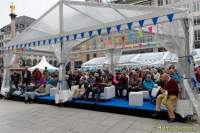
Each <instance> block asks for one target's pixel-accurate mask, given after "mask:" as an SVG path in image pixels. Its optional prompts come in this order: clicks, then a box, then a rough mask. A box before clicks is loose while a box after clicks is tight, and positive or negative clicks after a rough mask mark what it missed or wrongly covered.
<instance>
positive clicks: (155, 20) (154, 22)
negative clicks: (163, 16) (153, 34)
mask: <svg viewBox="0 0 200 133" xmlns="http://www.w3.org/2000/svg"><path fill="white" fill-rule="evenodd" d="M152 21H153V24H154V25H156V24H157V23H158V17H153V18H152Z"/></svg>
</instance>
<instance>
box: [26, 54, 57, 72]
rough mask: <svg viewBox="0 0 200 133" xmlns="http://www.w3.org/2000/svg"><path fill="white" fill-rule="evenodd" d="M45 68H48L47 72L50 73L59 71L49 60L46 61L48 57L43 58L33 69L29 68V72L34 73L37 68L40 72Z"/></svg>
mask: <svg viewBox="0 0 200 133" xmlns="http://www.w3.org/2000/svg"><path fill="white" fill-rule="evenodd" d="M45 67H47V70H48V71H50V72H53V71H56V70H59V69H58V68H56V67H54V66H52V65H50V64H49V63H48V62H47V60H46V57H45V56H43V57H42V59H41V61H40V63H38V64H37V65H35V66H33V67H31V68H28V70H30V71H34V70H35V69H36V68H38V69H39V70H41V71H43V70H45Z"/></svg>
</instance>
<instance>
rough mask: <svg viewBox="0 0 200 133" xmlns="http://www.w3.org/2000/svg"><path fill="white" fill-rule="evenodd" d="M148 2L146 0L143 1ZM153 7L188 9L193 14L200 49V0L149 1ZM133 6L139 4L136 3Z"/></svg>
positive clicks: (195, 41) (196, 44) (197, 46)
mask: <svg viewBox="0 0 200 133" xmlns="http://www.w3.org/2000/svg"><path fill="white" fill-rule="evenodd" d="M143 1H146V0H143ZM149 1H151V5H153V6H171V7H181V8H187V9H189V10H190V11H191V12H192V15H193V20H194V45H195V48H200V0H149ZM133 4H138V3H137V2H134V3H133Z"/></svg>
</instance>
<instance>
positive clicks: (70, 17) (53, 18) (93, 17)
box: [6, 0, 186, 47]
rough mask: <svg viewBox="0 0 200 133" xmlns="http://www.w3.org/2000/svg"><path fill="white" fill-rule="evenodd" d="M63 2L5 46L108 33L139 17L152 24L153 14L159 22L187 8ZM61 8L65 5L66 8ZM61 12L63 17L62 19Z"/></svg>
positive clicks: (181, 15)
mask: <svg viewBox="0 0 200 133" xmlns="http://www.w3.org/2000/svg"><path fill="white" fill-rule="evenodd" d="M61 2H62V3H61V4H60V2H58V3H56V4H55V5H54V6H53V7H52V8H50V9H49V10H48V11H47V12H46V13H44V14H43V15H42V16H41V17H40V18H39V19H38V20H37V21H35V22H34V23H33V24H31V25H30V26H29V27H28V28H27V29H25V30H24V31H23V32H22V33H21V34H20V35H18V36H17V37H15V38H14V39H13V40H11V41H10V42H9V43H8V44H7V45H6V46H17V45H19V44H20V45H21V44H23V45H25V44H29V43H32V42H36V43H37V42H38V41H43V40H48V39H54V38H59V37H61V36H63V37H65V36H68V35H72V36H70V37H71V39H70V38H69V40H73V38H74V34H77V38H81V35H80V33H86V32H87V35H86V34H85V37H88V36H89V35H88V32H89V31H97V29H102V33H106V32H107V31H106V28H107V27H115V26H116V25H119V24H121V25H122V27H121V29H125V28H126V29H127V26H126V24H127V23H129V22H133V25H134V28H135V27H139V25H140V24H139V23H138V21H140V20H145V24H144V25H149V24H152V20H151V18H153V17H159V20H158V21H159V22H165V21H168V19H167V17H166V15H168V14H171V13H173V14H176V15H174V19H179V18H183V17H185V11H186V10H183V9H176V8H168V7H152V6H151V7H148V6H135V5H126V4H103V3H92V2H79V1H68V0H63V1H61ZM60 5H62V6H60ZM60 7H63V11H62V8H60ZM62 14H63V15H62ZM60 15H62V16H63V19H62V17H60ZM60 21H62V23H63V28H61V27H62V26H61V25H60ZM60 29H62V30H60ZM61 33H62V34H61ZM95 34H96V35H97V32H93V35H95ZM65 39H66V38H65ZM31 46H33V45H31ZM21 47H23V46H21ZM24 47H26V46H24Z"/></svg>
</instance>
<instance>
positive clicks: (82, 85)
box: [10, 66, 180, 121]
mask: <svg viewBox="0 0 200 133" xmlns="http://www.w3.org/2000/svg"><path fill="white" fill-rule="evenodd" d="M11 79H12V84H13V85H14V88H15V89H19V88H20V89H21V90H23V91H22V92H23V95H24V97H25V102H26V103H27V102H30V103H31V102H32V100H34V98H35V97H36V96H43V95H49V94H50V92H49V89H50V88H52V87H56V86H57V84H58V73H52V74H50V73H49V72H48V70H47V68H46V69H45V70H44V71H43V72H41V71H40V70H39V69H36V70H35V71H33V72H32V73H31V72H29V71H28V70H27V69H26V70H25V71H23V72H22V77H20V76H19V74H17V73H16V72H14V73H13V74H12V75H11ZM65 79H66V82H67V83H68V86H69V89H72V87H73V86H78V87H77V88H76V89H75V90H73V96H72V97H73V99H72V100H76V99H84V100H93V101H96V102H99V101H100V99H101V93H103V91H104V88H105V87H107V86H111V85H114V86H115V97H117V98H124V99H127V100H128V99H129V93H130V92H138V91H142V90H145V91H148V92H149V96H150V99H149V100H150V101H151V102H155V103H156V111H157V112H156V114H154V116H156V115H158V114H159V112H160V105H161V103H163V104H165V105H166V107H167V109H168V114H169V117H170V121H174V119H175V115H174V112H173V103H174V102H175V101H176V99H177V97H178V94H179V90H180V88H179V87H178V84H179V80H180V77H179V74H178V73H177V71H176V68H175V66H170V67H169V68H168V69H162V68H154V67H151V68H142V67H141V68H137V69H132V70H123V71H122V72H116V74H114V75H113V74H111V73H109V72H108V71H105V70H104V71H103V70H98V71H96V72H81V71H75V72H74V73H73V74H72V73H67V74H66V76H65ZM20 83H21V84H20ZM158 86H160V91H159V93H158V94H157V96H156V97H152V96H151V92H152V90H153V89H154V88H156V87H158ZM12 93H13V91H12V88H11V91H10V94H12Z"/></svg>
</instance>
